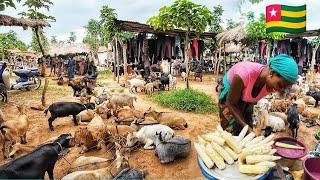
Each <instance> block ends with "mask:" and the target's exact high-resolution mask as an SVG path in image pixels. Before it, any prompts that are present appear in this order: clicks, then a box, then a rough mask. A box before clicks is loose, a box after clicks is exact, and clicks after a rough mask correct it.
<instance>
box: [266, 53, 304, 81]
mask: <svg viewBox="0 0 320 180" xmlns="http://www.w3.org/2000/svg"><path fill="white" fill-rule="evenodd" d="M269 67H270V68H271V69H272V70H273V71H275V72H276V73H278V74H279V75H280V76H281V77H283V78H284V79H285V80H287V81H288V82H290V83H292V84H294V83H296V81H297V79H298V65H297V63H296V61H295V60H294V59H293V58H292V57H291V56H288V55H286V54H280V55H278V56H276V57H274V58H271V59H270V61H269Z"/></svg>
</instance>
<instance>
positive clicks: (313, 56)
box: [309, 45, 319, 72]
mask: <svg viewBox="0 0 320 180" xmlns="http://www.w3.org/2000/svg"><path fill="white" fill-rule="evenodd" d="M318 48H319V45H316V46H315V47H314V48H313V50H312V60H311V65H310V66H311V67H310V68H309V69H310V70H311V72H314V65H315V64H316V53H317V50H318Z"/></svg>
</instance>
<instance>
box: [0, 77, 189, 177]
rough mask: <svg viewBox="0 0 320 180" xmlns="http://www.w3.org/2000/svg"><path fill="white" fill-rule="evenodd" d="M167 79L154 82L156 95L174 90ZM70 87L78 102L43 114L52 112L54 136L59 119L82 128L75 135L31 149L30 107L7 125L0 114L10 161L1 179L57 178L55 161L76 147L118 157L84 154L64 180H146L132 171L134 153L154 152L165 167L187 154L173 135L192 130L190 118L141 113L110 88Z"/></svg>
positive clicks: (78, 82)
mask: <svg viewBox="0 0 320 180" xmlns="http://www.w3.org/2000/svg"><path fill="white" fill-rule="evenodd" d="M165 77H166V79H165V80H164V76H161V77H160V79H158V80H155V81H153V82H152V88H150V89H152V90H151V91H152V92H153V91H154V90H155V89H158V90H160V89H161V87H166V86H171V87H172V86H174V83H172V82H173V81H172V79H173V77H172V76H170V75H169V76H165ZM167 78H168V79H167ZM141 82H144V80H143V79H142V78H141V77H140V78H139V77H135V78H132V79H131V80H128V83H129V86H130V91H131V92H133V90H136V91H137V89H141V90H142V89H143V90H145V91H147V90H148V88H147V87H148V83H143V87H142V84H141ZM68 86H70V87H71V88H72V89H73V91H74V96H77V97H78V99H79V102H55V103H53V104H51V105H49V106H48V107H47V108H46V109H45V110H44V113H45V114H49V113H50V115H47V116H48V117H49V118H48V124H49V130H50V131H54V125H53V122H54V120H55V119H57V118H61V117H68V116H72V119H73V122H74V124H75V125H80V126H78V127H77V129H76V131H75V132H74V133H73V134H70V133H68V134H61V135H60V136H59V137H55V138H51V139H50V140H48V141H46V142H45V143H43V144H42V145H39V146H38V147H35V148H30V146H28V145H26V143H27V138H26V136H27V133H28V129H29V125H30V117H29V116H28V114H27V107H26V106H25V105H18V106H17V107H18V110H19V115H18V117H17V118H16V119H12V120H11V119H10V120H6V118H5V117H6V116H5V115H4V114H3V113H2V112H1V113H0V116H1V119H0V123H1V125H0V146H1V147H2V154H3V157H4V158H5V159H7V158H8V157H9V158H10V161H9V162H7V163H5V164H2V165H1V166H0V179H12V178H13V179H20V178H23V179H40V178H41V179H44V177H45V173H46V172H47V174H48V176H49V178H50V179H53V178H54V174H53V172H54V167H55V164H56V162H57V160H58V159H59V158H60V157H63V156H64V155H65V154H66V153H67V151H68V149H69V148H72V147H75V146H78V147H80V150H81V152H80V154H83V153H86V152H88V151H90V150H92V149H97V150H100V149H102V148H107V149H108V150H109V151H111V152H112V154H114V156H113V159H112V160H113V161H112V162H111V163H110V159H105V158H100V157H94V156H88V157H86V156H83V155H82V156H80V157H78V158H76V159H75V160H74V162H73V163H72V164H71V169H70V171H69V174H67V175H66V176H65V177H63V178H62V179H110V178H115V179H127V178H131V179H143V178H144V176H145V174H146V172H145V171H144V170H140V169H136V168H130V167H129V163H128V159H129V154H130V152H132V151H133V150H135V149H137V148H139V147H140V146H141V145H142V146H143V148H144V149H149V150H150V149H155V154H156V155H157V156H158V158H159V159H160V162H161V163H170V162H172V161H174V160H175V159H176V158H181V157H182V158H184V157H187V156H188V155H189V153H190V149H191V141H190V140H189V139H188V138H185V137H182V136H177V135H175V132H174V131H175V130H184V129H185V128H187V127H188V123H187V121H186V119H185V118H183V117H182V116H180V115H179V114H177V113H173V112H172V113H171V112H157V111H155V110H154V109H153V108H151V107H150V108H149V109H148V110H146V111H144V112H143V111H139V110H137V109H135V108H134V102H135V101H136V100H137V98H136V96H135V95H134V94H132V93H111V91H110V90H108V89H106V88H101V89H99V88H96V89H95V90H91V89H90V88H88V87H87V86H86V85H85V83H84V80H83V78H74V79H72V80H70V81H69V82H68ZM168 88H169V87H168ZM44 116H45V115H44ZM106 162H108V163H107V164H106Z"/></svg>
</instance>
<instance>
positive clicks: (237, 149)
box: [220, 131, 241, 154]
mask: <svg viewBox="0 0 320 180" xmlns="http://www.w3.org/2000/svg"><path fill="white" fill-rule="evenodd" d="M220 134H221V136H222V137H223V139H224V140H226V144H227V145H228V146H229V147H230V148H231V149H232V150H233V151H234V152H236V153H238V154H239V153H240V152H241V148H240V146H239V145H238V143H237V142H236V141H235V140H234V139H233V137H232V136H229V135H228V134H227V132H225V131H220Z"/></svg>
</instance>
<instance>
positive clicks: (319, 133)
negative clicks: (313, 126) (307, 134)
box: [314, 131, 320, 140]
mask: <svg viewBox="0 0 320 180" xmlns="http://www.w3.org/2000/svg"><path fill="white" fill-rule="evenodd" d="M314 136H315V138H316V139H317V140H320V131H318V132H316V134H315V135H314Z"/></svg>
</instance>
